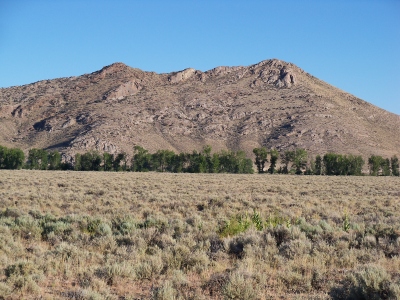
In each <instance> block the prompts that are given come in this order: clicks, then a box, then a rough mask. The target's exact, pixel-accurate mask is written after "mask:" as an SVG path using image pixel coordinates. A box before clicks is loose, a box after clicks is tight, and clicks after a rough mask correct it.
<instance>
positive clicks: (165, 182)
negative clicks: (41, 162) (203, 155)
mask: <svg viewBox="0 0 400 300" xmlns="http://www.w3.org/2000/svg"><path fill="white" fill-rule="evenodd" d="M399 207H400V178H395V177H326V176H290V175H289V176H284V175H275V176H271V175H225V174H217V175H212V174H165V173H105V172H52V171H27V170H21V171H4V170H1V171H0V266H1V269H0V299H20V298H24V299H34V298H37V297H39V296H42V297H43V299H150V298H152V299H330V298H334V299H346V297H353V299H361V298H362V297H363V296H365V297H366V298H370V299H374V297H375V299H381V298H383V299H385V297H386V299H390V297H392V299H395V298H396V297H399V296H400V274H399V271H398V270H400V210H399V209H398V208H399ZM357 295H358V296H357ZM357 297H359V298H357Z"/></svg>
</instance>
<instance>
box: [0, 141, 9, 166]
mask: <svg viewBox="0 0 400 300" xmlns="http://www.w3.org/2000/svg"><path fill="white" fill-rule="evenodd" d="M7 155H8V148H7V147H4V146H0V169H5V168H6V167H5V160H6V157H7Z"/></svg>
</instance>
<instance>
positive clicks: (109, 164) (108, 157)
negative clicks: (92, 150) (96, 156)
mask: <svg viewBox="0 0 400 300" xmlns="http://www.w3.org/2000/svg"><path fill="white" fill-rule="evenodd" d="M113 165H114V154H110V153H107V152H104V153H103V169H104V171H112V170H113V169H114V168H113Z"/></svg>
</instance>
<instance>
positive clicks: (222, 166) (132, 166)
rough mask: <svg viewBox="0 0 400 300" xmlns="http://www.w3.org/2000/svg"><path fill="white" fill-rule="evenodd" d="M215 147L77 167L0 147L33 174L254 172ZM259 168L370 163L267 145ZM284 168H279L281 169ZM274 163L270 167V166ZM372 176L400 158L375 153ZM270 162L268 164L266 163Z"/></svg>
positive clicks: (350, 168)
mask: <svg viewBox="0 0 400 300" xmlns="http://www.w3.org/2000/svg"><path fill="white" fill-rule="evenodd" d="M211 152H212V148H211V146H208V145H207V146H205V147H204V148H203V149H202V150H201V151H200V152H197V151H193V152H191V153H183V152H182V153H179V154H176V153H175V152H173V151H171V150H158V151H157V152H155V153H150V152H149V151H148V150H146V149H144V148H143V147H141V146H135V147H134V152H133V155H132V157H131V158H130V159H129V158H128V155H127V154H126V153H118V154H115V155H114V154H110V153H107V152H104V153H99V152H97V151H88V152H86V153H77V154H76V155H75V159H74V162H73V163H69V162H62V157H61V154H60V153H59V152H58V151H46V150H44V149H30V150H29V152H28V156H27V158H26V159H25V155H24V152H23V151H22V150H21V149H18V148H7V147H4V146H0V169H21V168H25V169H32V170H76V171H133V172H147V171H157V172H173V173H182V172H186V173H242V174H251V173H253V162H252V160H251V159H249V158H247V157H246V154H245V152H243V151H230V150H222V151H220V152H217V153H211ZM253 153H254V155H255V160H254V164H255V167H256V170H257V171H258V173H270V174H275V173H278V174H298V175H301V174H304V175H356V176H359V175H364V174H363V173H362V170H363V167H364V165H365V161H364V159H363V158H362V156H357V155H342V154H336V153H326V154H325V155H323V156H321V155H317V156H316V157H315V158H311V159H309V155H308V153H307V151H306V150H305V149H295V150H288V151H285V152H282V153H279V152H278V151H277V150H276V149H270V150H268V149H267V148H265V147H260V148H255V149H253ZM278 162H279V165H280V167H279V168H278V167H277V165H278ZM268 163H269V164H268ZM367 163H368V169H369V174H370V175H372V176H378V175H382V176H391V175H392V176H399V160H398V158H397V157H396V156H393V157H391V158H390V159H389V158H383V157H382V156H378V155H371V156H370V157H369V158H368V161H367ZM267 164H268V165H267Z"/></svg>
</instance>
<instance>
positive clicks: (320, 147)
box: [0, 59, 400, 159]
mask: <svg viewBox="0 0 400 300" xmlns="http://www.w3.org/2000/svg"><path fill="white" fill-rule="evenodd" d="M0 124H1V127H2V128H3V130H2V132H0V144H2V145H5V146H13V147H20V148H22V149H23V150H25V151H27V150H28V149H29V148H45V149H57V150H59V151H61V152H63V153H64V154H65V157H66V158H67V159H71V158H72V157H73V155H74V154H75V153H77V152H84V151H88V150H91V149H93V150H98V151H107V152H110V153H117V152H120V151H125V152H127V153H131V152H132V151H133V147H134V145H141V146H143V147H145V148H147V149H149V150H150V151H156V150H158V149H170V150H174V151H178V152H179V151H192V150H195V149H196V150H200V149H201V148H202V147H203V146H204V145H206V144H210V145H211V146H212V147H213V148H214V150H222V149H231V150H239V149H240V150H244V151H245V152H246V153H247V154H248V155H251V150H252V149H253V148H255V147H259V146H266V147H268V148H276V149H278V150H279V151H284V150H287V149H293V148H305V149H307V150H308V151H309V152H310V153H311V154H312V155H315V154H322V153H325V152H329V151H333V152H338V153H344V154H357V155H363V156H368V155H371V154H379V155H383V156H391V155H399V149H400V137H399V136H400V116H398V115H396V114H393V113H390V112H387V111H385V110H383V109H381V108H379V107H376V106H374V105H372V104H370V103H368V102H366V101H364V100H362V99H359V98H357V97H355V96H353V95H351V94H349V93H347V92H345V91H342V90H340V89H338V88H335V87H333V86H332V85H329V84H328V83H326V82H324V81H322V80H320V79H318V78H316V77H314V76H313V75H311V74H309V73H307V72H305V71H304V70H302V69H301V68H299V67H297V66H296V65H294V64H292V63H287V62H284V61H281V60H279V59H270V60H264V61H261V62H259V63H257V64H253V65H250V66H247V67H244V66H234V67H228V66H219V67H216V68H213V69H210V70H208V71H205V72H203V71H200V70H195V69H193V68H186V69H184V70H180V71H175V72H170V73H160V74H158V73H155V72H146V71H142V70H140V69H136V68H131V67H129V66H127V65H126V64H124V63H121V62H117V63H113V64H111V65H108V66H105V67H103V68H102V69H100V70H98V71H95V72H92V73H88V74H83V75H81V76H72V77H64V78H57V79H52V80H42V81H37V82H35V83H31V84H27V85H22V86H14V87H9V88H1V89H0Z"/></svg>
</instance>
